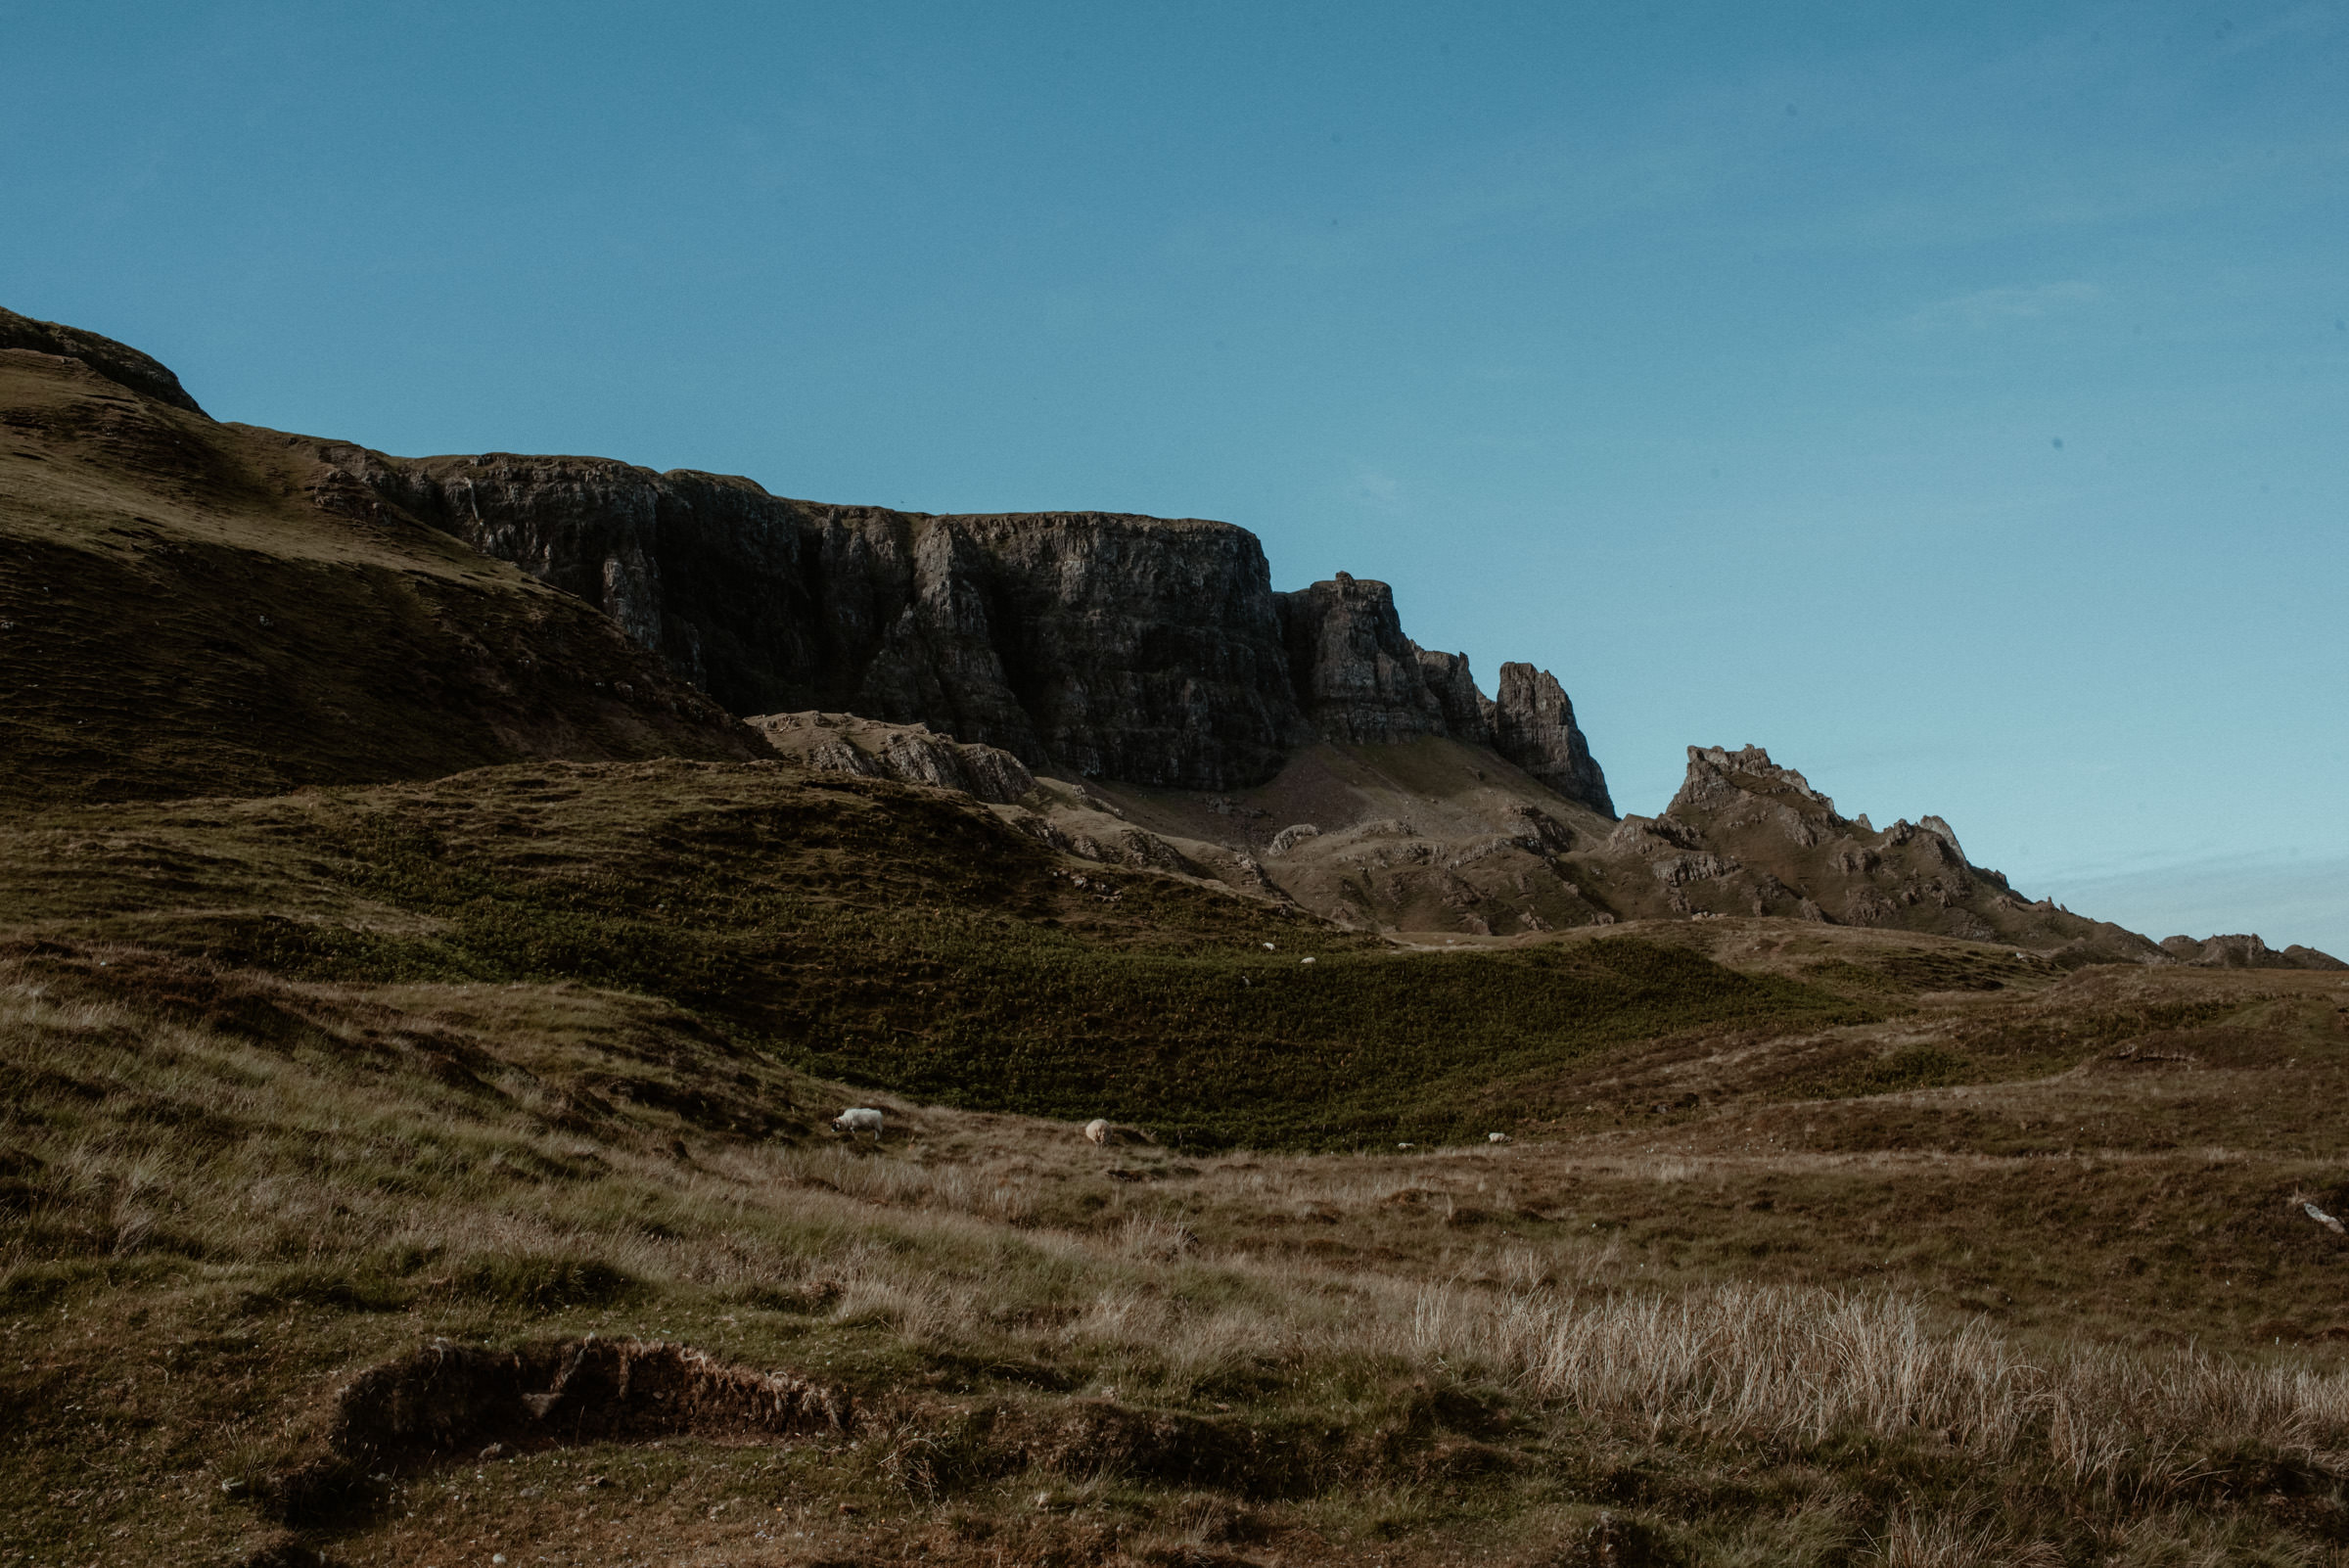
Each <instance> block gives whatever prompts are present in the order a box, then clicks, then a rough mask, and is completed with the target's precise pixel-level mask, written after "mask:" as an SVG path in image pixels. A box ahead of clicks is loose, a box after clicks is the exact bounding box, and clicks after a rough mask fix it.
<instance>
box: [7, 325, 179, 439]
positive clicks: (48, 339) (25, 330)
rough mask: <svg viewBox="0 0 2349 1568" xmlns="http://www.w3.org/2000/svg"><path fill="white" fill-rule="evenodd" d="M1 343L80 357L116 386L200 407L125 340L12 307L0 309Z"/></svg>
mask: <svg viewBox="0 0 2349 1568" xmlns="http://www.w3.org/2000/svg"><path fill="white" fill-rule="evenodd" d="M0 348H28V349H30V350H31V351H32V352H34V353H41V354H54V355H56V356H57V357H59V358H61V359H78V360H80V361H81V362H82V363H83V364H85V365H87V366H89V367H90V368H91V369H92V370H94V371H96V372H98V374H99V375H101V376H104V377H105V378H106V379H107V380H108V381H111V382H113V383H114V384H115V385H116V386H117V387H127V388H129V389H130V390H131V391H132V392H138V393H139V394H140V395H142V396H146V397H152V398H154V399H155V400H156V401H157V402H159V403H162V404H164V405H166V406H168V407H171V408H178V409H183V410H185V411H186V412H188V413H191V414H201V413H203V412H204V410H203V409H201V408H199V407H197V406H196V399H195V398H193V397H190V396H189V395H188V392H187V389H186V388H184V387H182V386H180V384H179V378H178V377H177V376H174V375H173V374H171V372H170V371H169V370H167V369H165V368H164V367H163V366H162V365H161V363H159V362H158V361H156V360H154V359H151V358H149V357H148V356H147V355H145V354H143V353H141V352H139V351H138V350H137V349H136V348H133V347H131V346H129V345H128V344H120V343H116V342H115V340H114V339H112V338H101V337H99V336H98V334H96V333H94V332H84V331H82V330H81V329H80V328H79V327H67V326H61V325H59V324H58V323H57V322H54V321H35V320H33V319H32V317H30V316H20V315H18V314H17V313H16V312H15V311H14V310H0Z"/></svg>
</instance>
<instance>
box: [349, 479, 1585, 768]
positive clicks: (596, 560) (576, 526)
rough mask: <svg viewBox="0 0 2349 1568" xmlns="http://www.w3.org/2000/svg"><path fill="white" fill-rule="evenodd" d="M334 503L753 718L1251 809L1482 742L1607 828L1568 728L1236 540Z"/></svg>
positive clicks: (1173, 531) (707, 489)
mask: <svg viewBox="0 0 2349 1568" xmlns="http://www.w3.org/2000/svg"><path fill="white" fill-rule="evenodd" d="M327 455H328V456H329V457H330V458H331V460H332V462H333V463H334V465H335V467H336V469H337V472H338V474H339V476H340V477H339V479H338V480H337V481H336V482H335V484H332V485H329V486H327V487H326V489H327V490H328V491H330V492H331V493H333V494H335V495H338V496H353V497H364V498H365V501H364V503H363V504H366V505H372V506H374V507H376V508H379V509H383V510H387V511H389V512H391V513H396V514H397V515H400V516H404V517H411V518H415V519H419V520H421V521H423V522H426V523H428V524H430V525H432V526H433V527H435V528H438V529H442V530H447V531H448V532H451V533H453V534H455V535H457V536H458V537H460V538H463V539H465V540H466V541H468V542H469V543H472V544H474V545H475V546H477V547H479V548H481V549H483V550H484V551H486V552H487V553H489V554H491V555H494V556H497V557H499V558H500V559H503V560H507V561H511V562H514V563H515V564H517V565H519V566H521V567H522V568H524V570H526V571H528V572H530V573H531V574H532V575H533V576H538V577H539V578H541V579H542V580H545V581H548V582H551V583H554V584H555V585H557V586H559V587H562V588H564V589H566V590H568V591H569V592H572V593H574V594H576V595H578V596H579V597H581V598H584V599H586V600H588V601H590V602H591V603H595V604H598V605H601V606H602V607H603V608H604V610H605V611H606V612H607V613H608V614H610V615H611V616H612V618H613V619H614V620H615V621H617V622H619V623H620V624H621V625H622V628H623V629H625V630H626V631H627V633H628V635H629V636H630V637H631V638H632V639H634V640H635V641H636V642H637V643H638V644H639V645H641V646H643V647H646V648H649V649H652V650H654V651H655V652H658V653H659V654H661V656H662V657H663V658H664V659H666V660H667V661H668V665H669V668H670V669H672V670H674V671H675V672H676V673H677V674H678V675H679V676H681V677H683V678H684V679H686V680H689V681H691V682H692V683H693V684H695V685H697V686H699V687H701V688H702V689H704V690H706V691H708V692H709V693H710V694H711V695H712V696H714V697H715V698H716V699H717V700H718V701H719V702H720V703H722V704H724V705H725V706H726V707H727V708H729V709H731V710H732V711H733V712H735V713H738V714H744V715H751V714H761V713H776V712H795V711H809V710H814V711H824V712H845V713H853V714H858V715H864V716H867V717H870V718H876V719H880V720H883V721H885V722H889V723H895V724H922V725H927V726H928V727H930V728H931V729H934V730H936V731H938V732H939V733H941V734H944V735H951V736H952V737H954V738H955V739H957V740H960V741H964V742H970V743H975V744H979V745H987V746H995V747H999V748H1001V749H1002V750H1004V751H1007V752H1010V753H1011V754H1012V755H1014V756H1016V757H1018V758H1019V759H1020V760H1021V761H1023V762H1024V763H1026V764H1027V765H1028V766H1029V767H1031V768H1049V769H1057V770H1060V771H1063V772H1067V773H1073V774H1077V775H1081V776H1083V777H1088V778H1102V779H1111V780H1117V781H1120V782H1124V783H1129V784H1141V785H1148V786H1153V787H1159V788H1174V789H1187V790H1205V791H1222V790H1230V789H1234V788H1244V787H1248V786H1251V785H1256V784H1261V783H1263V782H1265V781H1266V780H1267V779H1269V778H1270V777H1272V776H1273V775H1274V774H1275V773H1277V772H1278V771H1279V770H1280V768H1281V767H1282V765H1283V764H1284V763H1285V762H1286V761H1288V760H1289V759H1290V758H1291V757H1293V756H1294V755H1295V754H1296V753H1297V752H1298V751H1299V750H1301V749H1302V748H1305V747H1308V746H1311V745H1313V743H1314V742H1316V741H1320V740H1326V741H1331V742H1335V743H1338V744H1383V743H1394V742H1401V741H1407V740H1412V739H1417V738H1421V737H1427V736H1449V737H1451V738H1453V739H1457V740H1460V741H1463V742H1465V743H1468V744H1472V745H1490V744H1494V727H1493V717H1494V715H1496V714H1499V715H1504V716H1510V717H1511V722H1512V723H1513V725H1514V727H1513V728H1512V729H1511V730H1510V741H1509V746H1510V747H1511V748H1514V750H1504V752H1503V755H1504V756H1509V757H1510V758H1511V760H1512V761H1515V760H1518V759H1520V758H1522V759H1524V760H1525V765H1527V766H1528V767H1529V770H1540V771H1541V773H1542V776H1543V777H1544V778H1545V780H1549V781H1552V787H1554V788H1558V789H1560V790H1561V791H1563V792H1567V793H1569V794H1570V795H1571V797H1572V798H1573V799H1576V800H1580V801H1584V802H1586V803H1587V804H1590V805H1592V806H1593V807H1595V808H1597V809H1599V810H1602V811H1606V810H1609V809H1611V807H1609V806H1608V805H1607V794H1606V785H1605V780H1604V778H1603V776H1602V775H1601V774H1600V772H1599V769H1598V765H1597V763H1596V762H1594V761H1591V760H1590V755H1589V744H1588V743H1587V742H1586V741H1585V740H1584V738H1583V736H1582V733H1581V731H1580V730H1579V729H1577V728H1576V727H1575V724H1574V713H1573V707H1572V705H1571V704H1570V703H1568V702H1567V701H1566V698H1565V693H1564V691H1563V690H1562V689H1561V688H1560V687H1559V686H1558V684H1557V682H1556V681H1555V680H1553V679H1551V678H1550V677H1548V676H1547V675H1546V674H1541V675H1538V676H1537V675H1535V674H1534V673H1533V672H1532V671H1531V670H1530V667H1528V673H1527V676H1526V677H1525V681H1526V690H1525V692H1524V693H1523V694H1521V695H1517V696H1512V694H1511V690H1510V689H1504V691H1503V694H1502V697H1501V699H1500V701H1499V703H1498V704H1495V703H1493V702H1490V701H1488V700H1487V699H1485V698H1484V697H1483V696H1482V694H1480V693H1478V692H1477V690H1476V687H1475V682H1474V680H1473V679H1472V678H1471V676H1470V674H1469V671H1468V669H1467V661H1466V659H1465V658H1464V657H1463V656H1460V655H1456V654H1440V655H1431V654H1427V653H1425V652H1423V651H1422V650H1421V649H1420V648H1419V647H1418V646H1417V645H1416V644H1414V643H1412V642H1411V640H1410V639H1409V638H1407V637H1405V635H1404V633H1403V629H1402V625H1401V623H1400V622H1399V620H1398V619H1397V616H1396V613H1395V604H1394V596H1393V593H1392V592H1391V591H1390V590H1389V588H1388V587H1387V585H1386V584H1385V583H1383V582H1372V581H1368V580H1364V579H1357V578H1355V577H1352V576H1347V575H1346V574H1344V573H1340V574H1339V575H1338V576H1336V577H1335V578H1333V579H1332V580H1330V581H1327V582H1317V583H1314V584H1313V585H1312V586H1311V587H1308V588H1304V589H1300V590H1298V591H1296V592H1293V593H1274V592H1273V591H1272V588H1271V578H1270V572H1269V569H1268V567H1267V564H1266V561H1265V555H1264V550H1263V547H1262V546H1261V545H1260V544H1259V543H1258V541H1257V539H1256V536H1255V535H1254V534H1252V533H1249V532H1248V531H1247V530H1244V529H1239V528H1235V527H1233V526H1231V525H1229V524H1225V523H1213V522H1204V521H1200V520H1197V519H1166V518H1148V517H1132V516H1124V515H1115V514H1107V513H1092V512H1047V513H1033V514H1025V515H1001V516H973V517H937V516H930V515H927V514H921V513H905V512H893V511H888V510H886V509H883V508H878V507H846V506H828V505H823V504H819V503H816V502H809V501H795V500H790V499H786V498H784V497H780V496H774V495H769V494H767V493H766V491H764V490H763V489H761V488H760V487H759V486H758V485H757V484H753V483H752V482H751V481H749V480H744V479H731V478H725V477H722V476H718V475H712V474H699V473H691V472H686V471H677V472H673V473H668V474H656V473H654V472H652V471H651V470H649V469H642V468H636V467H632V466H630V465H628V464H625V463H618V462H612V461H609V460H606V459H600V458H580V457H517V456H512V455H509V454H503V453H492V454H489V455H486V456H480V457H437V458H424V459H414V460H410V459H399V458H391V457H387V456H385V455H384V454H382V453H380V452H373V451H369V450H367V449H365V448H362V447H357V446H347V445H337V446H333V447H331V448H328V449H327Z"/></svg>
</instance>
